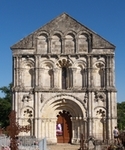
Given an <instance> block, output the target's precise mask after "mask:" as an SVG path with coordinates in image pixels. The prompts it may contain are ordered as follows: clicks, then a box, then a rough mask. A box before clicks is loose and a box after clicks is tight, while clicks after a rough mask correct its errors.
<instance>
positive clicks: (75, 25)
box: [11, 13, 115, 49]
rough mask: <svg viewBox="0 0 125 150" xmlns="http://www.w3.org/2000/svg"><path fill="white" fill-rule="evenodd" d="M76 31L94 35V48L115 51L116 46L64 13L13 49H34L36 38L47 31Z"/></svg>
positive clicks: (15, 45)
mask: <svg viewBox="0 0 125 150" xmlns="http://www.w3.org/2000/svg"><path fill="white" fill-rule="evenodd" d="M71 30H72V31H74V32H76V33H78V32H79V31H80V30H83V31H85V32H87V33H89V34H91V35H92V37H93V39H92V48H112V49H114V48H115V46H114V45H113V44H111V43H110V42H108V41H107V40H105V39H104V38H102V37H101V36H99V35H98V34H96V33H95V32H93V31H92V30H90V29H89V28H87V27H86V26H84V25H82V24H81V23H79V22H78V21H77V20H75V19H74V18H72V17H70V16H69V15H68V14H66V13H63V14H61V15H60V16H58V17H57V18H55V19H53V20H52V21H50V22H49V23H47V24H46V25H44V26H42V27H41V28H39V29H38V30H36V31H35V32H33V33H31V34H30V35H28V36H27V37H25V38H23V39H22V40H20V41H19V42H17V43H16V44H14V45H13V46H12V47H11V49H27V48H28V49H33V48H35V45H36V38H37V36H38V35H39V34H40V32H41V31H45V32H47V33H50V32H52V31H60V32H62V33H65V32H67V31H71Z"/></svg>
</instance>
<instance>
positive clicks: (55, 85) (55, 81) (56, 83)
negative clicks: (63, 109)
mask: <svg viewBox="0 0 125 150" xmlns="http://www.w3.org/2000/svg"><path fill="white" fill-rule="evenodd" d="M58 70H59V69H58V68H54V69H53V71H54V88H55V89H57V88H59V87H58V82H59V79H58Z"/></svg>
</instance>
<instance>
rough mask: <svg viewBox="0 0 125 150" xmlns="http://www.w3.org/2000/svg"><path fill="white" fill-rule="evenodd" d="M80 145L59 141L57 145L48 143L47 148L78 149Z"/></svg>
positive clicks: (51, 149) (57, 149) (55, 149)
mask: <svg viewBox="0 0 125 150" xmlns="http://www.w3.org/2000/svg"><path fill="white" fill-rule="evenodd" d="M79 148H80V145H73V144H62V143H58V144H56V145H47V150H78V149H79Z"/></svg>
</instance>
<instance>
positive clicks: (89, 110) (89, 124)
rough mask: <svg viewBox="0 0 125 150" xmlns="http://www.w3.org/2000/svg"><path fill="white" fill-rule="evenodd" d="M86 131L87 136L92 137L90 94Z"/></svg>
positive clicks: (89, 97)
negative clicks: (87, 132)
mask: <svg viewBox="0 0 125 150" xmlns="http://www.w3.org/2000/svg"><path fill="white" fill-rule="evenodd" d="M88 100H89V101H88V119H89V120H88V121H89V122H88V131H89V135H88V136H92V97H91V92H89V93H88Z"/></svg>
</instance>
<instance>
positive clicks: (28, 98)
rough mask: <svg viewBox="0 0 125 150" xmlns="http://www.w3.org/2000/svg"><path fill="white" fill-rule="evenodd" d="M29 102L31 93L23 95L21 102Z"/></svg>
mask: <svg viewBox="0 0 125 150" xmlns="http://www.w3.org/2000/svg"><path fill="white" fill-rule="evenodd" d="M31 100H32V99H31V93H29V94H25V95H23V99H22V102H29V101H31Z"/></svg>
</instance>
